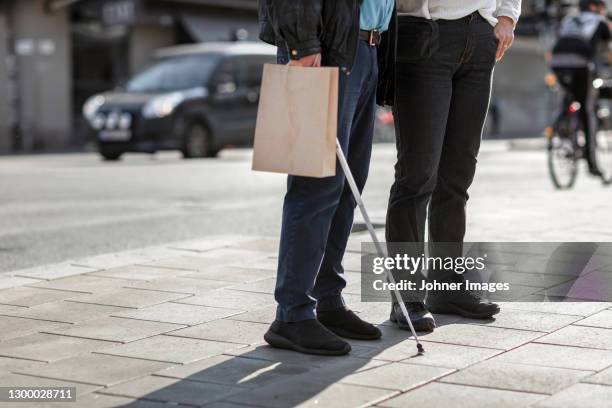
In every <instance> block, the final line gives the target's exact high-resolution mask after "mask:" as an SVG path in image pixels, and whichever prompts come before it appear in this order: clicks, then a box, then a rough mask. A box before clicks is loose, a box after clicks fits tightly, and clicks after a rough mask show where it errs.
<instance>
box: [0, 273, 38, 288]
mask: <svg viewBox="0 0 612 408" xmlns="http://www.w3.org/2000/svg"><path fill="white" fill-rule="evenodd" d="M38 282H44V281H42V280H40V279H31V278H22V277H20V276H4V277H0V289H8V288H14V287H16V286H22V285H31V284H35V283H38Z"/></svg>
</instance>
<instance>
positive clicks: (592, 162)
mask: <svg viewBox="0 0 612 408" xmlns="http://www.w3.org/2000/svg"><path fill="white" fill-rule="evenodd" d="M553 71H554V72H555V75H557V78H559V83H561V85H562V86H563V88H564V89H565V90H566V91H567V92H568V93H569V95H570V97H571V98H572V99H573V100H575V101H576V102H578V103H580V106H581V107H582V108H581V109H580V110H579V111H578V114H579V115H580V120H581V121H582V124H583V130H584V136H585V139H586V156H587V161H588V163H589V167H590V168H592V169H597V167H598V166H597V156H596V149H595V148H596V142H595V135H596V134H597V112H596V109H597V93H596V92H595V89H594V88H593V79H594V76H595V75H594V72H593V70H591V69H590V68H588V67H583V68H581V67H577V68H559V67H556V68H553ZM564 108H565V107H564Z"/></svg>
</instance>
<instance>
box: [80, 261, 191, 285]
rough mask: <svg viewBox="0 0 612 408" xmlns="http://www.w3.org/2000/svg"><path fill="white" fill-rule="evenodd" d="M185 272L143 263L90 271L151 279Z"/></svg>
mask: <svg viewBox="0 0 612 408" xmlns="http://www.w3.org/2000/svg"><path fill="white" fill-rule="evenodd" d="M183 273H185V271H182V270H179V271H177V270H173V269H164V268H155V267H151V266H142V265H128V266H121V267H117V268H111V269H104V270H100V271H97V272H93V273H90V274H89V275H90V276H100V277H104V278H116V279H126V280H143V281H151V280H155V279H163V278H169V277H172V276H177V275H181V274H183Z"/></svg>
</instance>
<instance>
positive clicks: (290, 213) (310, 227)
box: [275, 41, 378, 322]
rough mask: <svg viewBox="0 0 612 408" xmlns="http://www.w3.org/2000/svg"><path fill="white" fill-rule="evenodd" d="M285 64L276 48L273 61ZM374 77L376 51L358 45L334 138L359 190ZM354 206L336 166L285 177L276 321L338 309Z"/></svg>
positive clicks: (367, 152) (344, 77)
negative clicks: (329, 171) (325, 173)
mask: <svg viewBox="0 0 612 408" xmlns="http://www.w3.org/2000/svg"><path fill="white" fill-rule="evenodd" d="M288 61H289V60H288V56H287V55H286V53H285V52H284V50H279V55H278V62H279V63H280V64H286V63H287V62H288ZM377 78H378V66H377V61H376V48H375V47H370V46H369V45H367V43H366V42H364V41H359V47H358V51H357V55H356V57H355V63H354V66H353V70H352V71H351V72H350V73H347V72H346V71H342V70H341V71H340V84H339V106H338V140H339V141H340V144H341V145H342V149H343V151H344V154H345V155H346V156H347V161H348V163H349V166H350V168H351V170H352V172H353V176H354V177H355V180H356V182H357V185H358V186H359V189H360V190H363V187H364V185H365V182H366V179H367V176H368V170H369V165H370V156H371V153H372V135H373V132H374V118H375V112H376V101H375V97H376V85H377ZM355 206H356V202H355V199H354V198H353V196H352V194H351V191H350V188H349V186H348V184H347V183H346V178H345V176H344V174H343V172H342V169H341V168H340V166H339V164H338V165H337V168H336V175H335V176H333V177H326V178H310V177H294V176H289V178H288V180H287V194H286V196H285V202H284V207H283V224H282V231H281V241H280V249H279V261H278V275H277V282H276V291H275V298H276V301H277V302H278V310H277V319H278V320H281V321H284V322H295V321H301V320H307V319H314V318H315V317H316V310H319V311H324V310H333V309H337V308H340V307H342V306H344V300H343V299H342V294H341V292H342V289H344V287H345V286H346V281H345V280H344V278H343V276H342V275H343V273H344V269H343V267H342V258H343V256H344V251H345V249H346V244H347V241H348V238H349V235H350V233H351V228H352V226H353V214H354V211H355Z"/></svg>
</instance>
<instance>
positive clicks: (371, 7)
mask: <svg viewBox="0 0 612 408" xmlns="http://www.w3.org/2000/svg"><path fill="white" fill-rule="evenodd" d="M394 5H395V0H363V3H361V19H360V22H359V26H360V28H361V29H362V30H367V31H371V30H378V31H381V32H382V31H387V29H388V28H389V23H390V22H391V16H392V14H393V6H394Z"/></svg>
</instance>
